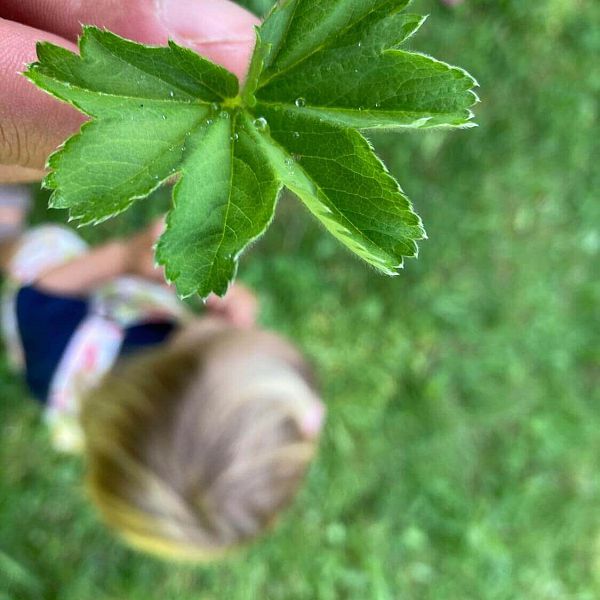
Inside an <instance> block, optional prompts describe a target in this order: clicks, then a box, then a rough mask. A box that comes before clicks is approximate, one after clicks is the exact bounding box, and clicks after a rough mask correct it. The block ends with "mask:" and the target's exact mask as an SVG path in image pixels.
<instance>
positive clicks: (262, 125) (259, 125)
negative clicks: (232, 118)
mask: <svg viewBox="0 0 600 600" xmlns="http://www.w3.org/2000/svg"><path fill="white" fill-rule="evenodd" d="M268 126H269V124H268V123H267V120H266V119H265V118H264V117H258V119H254V127H256V129H258V130H259V131H266V129H267V127H268Z"/></svg>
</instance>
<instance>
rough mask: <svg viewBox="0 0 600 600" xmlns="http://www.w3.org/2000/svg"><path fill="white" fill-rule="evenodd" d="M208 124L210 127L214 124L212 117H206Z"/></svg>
mask: <svg viewBox="0 0 600 600" xmlns="http://www.w3.org/2000/svg"><path fill="white" fill-rule="evenodd" d="M206 124H207V125H208V126H209V127H210V126H211V125H212V124H213V120H212V119H206Z"/></svg>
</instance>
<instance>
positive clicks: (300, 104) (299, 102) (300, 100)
mask: <svg viewBox="0 0 600 600" xmlns="http://www.w3.org/2000/svg"><path fill="white" fill-rule="evenodd" d="M294 104H295V105H296V106H297V107H298V108H303V107H304V106H306V100H305V99H304V98H296V102H295V103H294Z"/></svg>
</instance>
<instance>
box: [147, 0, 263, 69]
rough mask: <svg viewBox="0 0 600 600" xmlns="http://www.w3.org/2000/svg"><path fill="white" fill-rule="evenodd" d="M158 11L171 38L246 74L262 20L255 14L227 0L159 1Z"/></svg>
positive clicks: (157, 3)
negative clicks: (255, 27)
mask: <svg viewBox="0 0 600 600" xmlns="http://www.w3.org/2000/svg"><path fill="white" fill-rule="evenodd" d="M156 10H157V17H158V20H159V22H160V23H162V25H163V26H164V27H165V29H166V30H167V33H168V36H169V37H171V38H173V39H174V40H175V41H176V42H178V43H180V44H182V45H184V46H188V47H191V48H194V49H195V50H196V51H197V52H199V53H200V54H202V55H203V56H205V57H207V58H209V59H211V60H213V61H214V62H216V63H219V64H221V65H222V66H224V67H225V68H227V69H229V70H230V71H232V72H233V73H235V74H236V75H237V76H238V77H239V78H240V79H243V78H244V77H245V75H246V71H247V69H248V65H249V63H250V56H251V54H252V49H253V47H254V42H255V35H254V26H255V25H258V24H259V23H260V21H259V20H258V19H257V18H256V17H254V15H252V14H251V13H249V12H248V11H246V10H244V9H242V8H240V7H239V6H237V5H236V4H234V3H233V2H229V1H228V0H225V1H223V0H220V1H215V0H157V2H156Z"/></svg>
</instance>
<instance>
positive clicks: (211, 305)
mask: <svg viewBox="0 0 600 600" xmlns="http://www.w3.org/2000/svg"><path fill="white" fill-rule="evenodd" d="M206 308H207V309H208V311H209V313H211V314H212V316H217V317H221V318H222V319H225V320H226V321H228V322H229V323H231V324H232V325H235V326H236V327H240V328H241V329H251V328H252V327H254V325H255V324H256V317H257V315H258V300H257V298H256V296H255V295H254V293H253V292H252V291H251V290H249V289H248V288H247V287H246V286H244V285H242V284H240V283H236V284H234V285H232V286H231V287H230V288H229V291H228V292H227V293H226V294H225V296H223V298H219V296H215V295H214V294H212V295H211V296H209V297H208V299H207V300H206Z"/></svg>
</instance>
